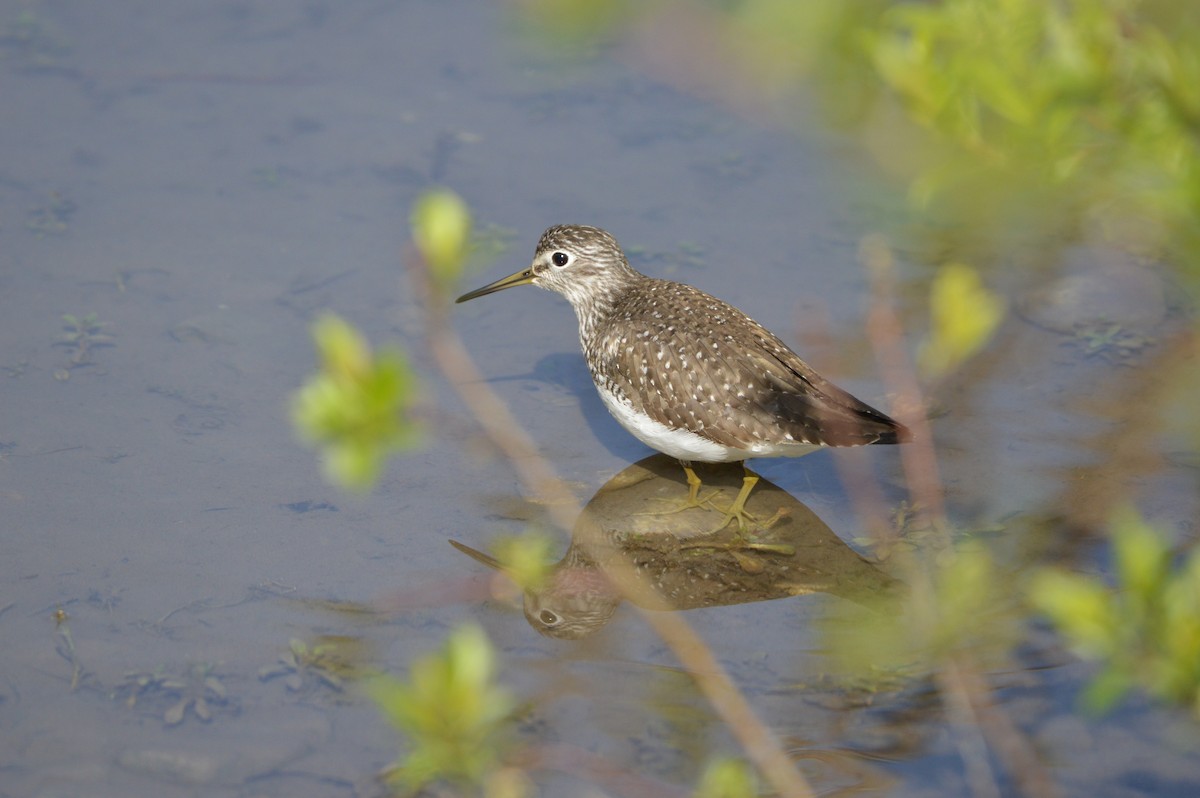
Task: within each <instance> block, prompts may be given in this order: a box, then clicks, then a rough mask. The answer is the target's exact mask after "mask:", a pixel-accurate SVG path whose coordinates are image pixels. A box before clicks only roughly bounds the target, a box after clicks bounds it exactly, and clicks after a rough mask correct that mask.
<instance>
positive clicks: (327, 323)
mask: <svg viewBox="0 0 1200 798" xmlns="http://www.w3.org/2000/svg"><path fill="white" fill-rule="evenodd" d="M312 333H313V340H314V341H315V343H316V347H317V354H318V356H319V358H320V370H319V371H318V372H317V373H316V374H315V375H313V376H312V377H310V378H309V380H308V382H307V383H305V384H304V386H303V387H301V388H300V389H299V390H298V391H297V392H296V393H295V395H294V396H293V397H292V420H293V423H294V425H295V427H296V430H297V431H298V432H299V434H300V435H301V436H302V437H304V438H305V439H307V440H308V441H310V442H311V443H313V444H314V445H316V446H318V447H320V448H321V450H322V454H323V458H324V465H325V473H326V477H327V478H328V479H329V480H330V481H331V482H333V483H334V484H336V485H339V486H340V487H343V488H346V489H349V490H355V491H364V490H369V489H370V488H371V487H372V486H373V485H374V484H375V481H376V480H377V479H378V477H379V472H380V470H381V468H382V467H383V464H384V462H385V461H386V459H387V457H388V456H389V455H391V454H392V453H394V452H396V451H398V450H401V449H405V448H409V447H411V446H414V445H415V444H416V442H417V440H418V438H419V435H418V428H417V425H416V424H415V423H414V421H413V420H412V418H411V411H412V408H413V405H414V403H415V400H416V393H417V380H416V376H415V375H414V374H413V372H412V369H411V368H410V367H409V365H408V361H407V359H406V358H405V357H404V354H403V352H401V351H400V350H399V349H397V348H388V349H383V350H381V351H380V352H379V353H378V354H373V353H372V352H371V349H370V347H369V346H368V345H367V342H366V340H365V339H364V338H363V336H362V334H361V333H359V332H358V330H356V329H354V327H352V326H351V325H349V324H347V323H346V322H345V321H343V320H342V319H341V318H339V317H337V316H335V315H332V314H329V315H326V316H323V317H321V318H320V319H318V320H317V322H316V324H314V325H313V330H312Z"/></svg>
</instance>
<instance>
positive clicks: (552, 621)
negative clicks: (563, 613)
mask: <svg viewBox="0 0 1200 798" xmlns="http://www.w3.org/2000/svg"><path fill="white" fill-rule="evenodd" d="M538 620H539V621H541V622H542V623H544V624H546V626H557V625H558V622H559V621H560V620H562V619H561V618H559V617H558V615H557V614H555V613H553V612H551V611H550V610H542V611H541V612H539V613H538Z"/></svg>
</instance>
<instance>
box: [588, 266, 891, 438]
mask: <svg viewBox="0 0 1200 798" xmlns="http://www.w3.org/2000/svg"><path fill="white" fill-rule="evenodd" d="M697 316H699V317H700V319H699V321H700V322H701V323H697V321H698V319H697V318H696V317H697ZM610 319H611V321H610V323H609V324H607V325H605V326H603V327H601V328H598V329H595V330H593V332H592V335H591V338H590V340H587V341H585V342H584V345H585V348H586V349H590V350H591V352H590V353H589V360H590V361H592V363H593V375H594V376H595V377H596V378H597V380H598V381H600V382H602V383H603V384H604V385H606V387H608V388H609V390H612V391H614V392H616V393H617V394H618V395H621V396H624V397H625V398H626V399H627V400H628V401H629V402H630V403H631V404H632V405H633V407H634V409H635V410H637V411H639V412H642V413H645V414H646V415H648V416H649V417H650V418H652V419H654V420H655V421H658V422H660V423H662V424H666V425H667V426H670V427H673V428H682V429H687V430H689V431H691V432H694V433H696V434H698V435H701V436H703V437H705V438H707V439H708V440H711V441H714V442H716V443H719V444H722V445H725V446H734V447H739V448H754V447H756V446H784V447H786V446H787V445H789V444H791V443H796V444H810V445H811V444H817V445H827V446H856V445H862V444H869V443H894V442H897V441H899V440H902V439H903V438H904V437H905V435H906V430H904V428H903V427H901V426H900V425H899V424H897V423H896V422H895V421H893V420H892V419H890V418H888V417H887V416H886V415H884V414H883V413H880V412H879V411H877V410H875V409H873V408H872V407H870V406H869V405H866V404H864V403H863V402H861V401H859V400H858V399H856V398H855V397H853V396H851V395H850V394H849V393H847V392H845V391H843V390H841V389H840V388H838V387H837V386H835V385H833V384H832V383H830V382H829V381H828V380H826V379H824V378H823V377H821V376H820V375H819V374H817V373H816V372H815V371H813V369H811V368H810V367H809V366H808V365H807V364H806V363H804V361H802V360H801V359H800V358H799V357H798V356H797V355H796V354H795V353H794V352H792V351H791V350H790V349H789V348H788V347H787V346H786V345H784V344H783V342H782V341H780V340H779V339H778V338H777V337H776V336H775V335H773V334H772V333H770V332H769V331H768V330H766V329H765V328H763V327H762V326H761V325H759V324H758V323H757V322H754V321H753V320H751V319H749V318H748V317H747V316H745V314H743V313H742V312H741V311H739V310H737V309H736V308H734V307H732V306H731V305H729V304H727V303H725V302H722V301H721V300H719V299H716V298H715V297H712V296H710V295H708V294H706V293H704V292H702V291H700V290H698V289H696V288H692V287H691V286H687V285H683V284H680V283H671V282H668V281H662V280H655V281H653V286H652V287H651V288H650V289H649V290H646V291H642V292H638V293H637V294H636V295H633V296H629V297H626V298H625V300H623V301H622V302H620V303H618V305H617V307H615V308H614V313H613V314H612V315H611V316H610ZM698 330H702V331H703V332H702V333H698V332H697V331H698ZM706 418H707V419H709V420H708V421H706V420H705V419H706Z"/></svg>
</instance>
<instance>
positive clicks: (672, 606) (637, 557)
mask: <svg viewBox="0 0 1200 798" xmlns="http://www.w3.org/2000/svg"><path fill="white" fill-rule="evenodd" d="M697 468H698V469H703V471H704V473H703V474H702V479H703V482H704V485H705V487H706V488H715V489H720V490H721V491H728V492H730V493H731V494H736V493H737V492H738V490H739V489H740V488H741V486H742V479H743V472H742V469H741V467H740V466H738V465H737V464H734V465H733V466H730V465H728V464H726V465H712V466H704V465H702V464H697ZM679 489H680V488H679V466H678V464H677V463H676V462H675V461H674V460H672V459H671V458H669V457H667V456H665V455H654V456H653V457H648V458H646V459H645V460H642V461H640V462H638V463H636V464H634V465H632V466H630V467H629V468H627V469H625V470H624V471H622V472H621V473H619V474H617V475H616V476H615V477H613V478H612V479H610V480H609V481H608V482H607V483H606V484H605V485H604V487H602V488H601V489H600V490H599V491H598V492H597V493H596V495H595V496H594V497H592V500H591V501H590V502H588V504H587V506H586V507H585V508H584V509H583V512H582V514H581V515H580V517H579V520H578V521H577V522H576V524H575V528H574V530H572V535H571V545H570V547H569V548H568V549H567V552H566V554H565V555H563V558H562V560H561V561H560V562H558V563H557V564H556V565H554V566H553V567H552V568H551V569H550V571H549V574H548V576H547V578H546V579H545V580H544V583H543V584H542V585H541V586H540V587H539V588H537V589H527V590H526V591H525V597H524V605H525V618H526V619H527V620H528V621H529V624H530V625H531V626H532V627H533V628H534V629H536V630H538V632H540V633H542V634H543V635H547V636H550V637H557V638H564V639H578V638H581V637H586V636H587V635H590V634H593V633H594V632H596V631H598V630H599V629H600V628H602V627H603V626H605V625H606V624H607V623H608V622H609V621H610V620H612V617H613V613H615V612H616V609H617V607H618V606H619V605H620V603H621V602H622V601H623V600H625V599H629V600H631V601H632V602H633V603H635V604H637V605H638V606H640V607H643V608H645V609H652V610H689V609H696V608H701V607H718V606H723V605H726V604H744V603H748V602H752V601H770V600H772V599H779V598H787V597H789V596H799V595H804V594H807V593H831V594H833V595H835V596H839V597H841V598H845V599H849V600H851V601H854V602H857V603H859V604H863V605H866V606H868V607H879V606H881V605H882V604H883V602H884V601H886V599H888V598H890V597H892V596H894V595H895V594H896V593H897V592H898V591H899V590H902V589H903V586H902V583H900V582H898V581H897V580H895V579H893V578H892V577H890V576H888V575H887V574H885V573H884V572H883V571H881V570H880V569H879V568H878V567H877V566H875V565H874V564H872V563H871V562H869V561H868V560H866V559H864V558H863V557H861V556H860V555H859V554H858V553H857V552H855V551H854V550H853V549H851V548H850V547H849V546H847V545H846V544H845V543H844V542H842V540H841V539H840V538H839V537H838V536H837V535H835V534H834V533H833V531H832V530H831V529H830V528H829V527H828V526H826V525H825V523H824V522H823V521H821V519H820V518H818V517H817V516H816V515H815V514H814V513H813V512H812V510H810V509H809V508H808V507H806V506H805V505H803V504H801V503H800V502H799V501H797V500H796V499H795V498H794V497H793V496H792V495H791V494H789V493H787V492H786V491H784V490H783V489H781V488H779V487H778V486H777V485H774V484H772V483H770V482H767V481H765V480H764V481H761V482H760V483H759V487H758V488H757V489H756V490H755V492H754V493H753V494H752V495H751V498H750V501H749V502H748V503H747V509H748V510H749V511H750V512H752V513H754V514H755V515H756V516H757V517H759V518H766V519H769V521H767V522H766V523H763V524H762V525H761V527H762V528H761V529H757V530H756V531H754V532H753V533H752V534H750V533H744V532H740V531H738V529H737V528H736V526H734V525H730V526H728V527H725V528H723V529H720V530H717V531H715V532H712V531H697V530H711V529H712V526H713V525H712V521H711V518H710V516H711V514H712V512H713V511H712V510H708V509H706V508H704V507H694V508H690V509H687V510H684V511H678V512H662V511H661V510H660V509H659V508H661V506H662V505H663V504H664V503H669V502H670V501H671V500H672V498H673V497H676V496H677V495H678V492H679ZM664 500H665V501H664ZM450 543H451V544H452V545H453V546H454V547H455V548H456V549H458V550H459V551H461V552H463V553H465V554H467V555H469V556H470V557H472V558H473V559H475V560H477V561H478V562H481V563H483V564H484V565H487V566H488V567H490V568H493V569H496V570H500V571H503V570H504V566H503V564H501V563H500V562H499V561H498V560H496V559H495V558H494V557H492V556H491V555H488V554H485V553H484V552H481V551H478V550H476V549H473V548H471V547H470V546H466V545H464V544H462V543H459V542H458V541H454V540H452V541H450Z"/></svg>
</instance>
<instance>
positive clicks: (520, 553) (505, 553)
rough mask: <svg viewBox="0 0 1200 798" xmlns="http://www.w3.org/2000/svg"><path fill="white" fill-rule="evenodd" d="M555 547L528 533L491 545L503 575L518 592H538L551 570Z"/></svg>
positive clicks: (533, 531)
mask: <svg viewBox="0 0 1200 798" xmlns="http://www.w3.org/2000/svg"><path fill="white" fill-rule="evenodd" d="M554 548H555V543H554V541H553V540H552V539H551V537H550V536H549V535H547V534H546V533H544V532H542V531H541V530H538V529H530V530H528V531H527V532H525V533H524V534H521V535H504V536H500V537H498V538H497V539H496V540H495V541H493V543H492V550H493V551H494V552H495V553H496V560H497V561H498V562H499V563H500V565H501V567H502V569H503V570H504V573H505V574H507V575H508V577H509V578H510V579H512V580H513V581H514V582H516V584H517V586H518V587H520V588H521V589H522V590H540V589H541V588H542V587H543V586H544V585H545V583H546V578H547V577H548V576H549V575H550V571H551V570H552V569H553V568H554V558H553V550H554Z"/></svg>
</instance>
